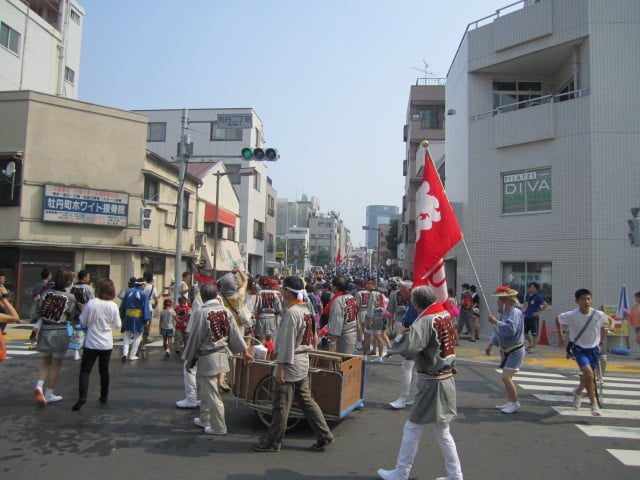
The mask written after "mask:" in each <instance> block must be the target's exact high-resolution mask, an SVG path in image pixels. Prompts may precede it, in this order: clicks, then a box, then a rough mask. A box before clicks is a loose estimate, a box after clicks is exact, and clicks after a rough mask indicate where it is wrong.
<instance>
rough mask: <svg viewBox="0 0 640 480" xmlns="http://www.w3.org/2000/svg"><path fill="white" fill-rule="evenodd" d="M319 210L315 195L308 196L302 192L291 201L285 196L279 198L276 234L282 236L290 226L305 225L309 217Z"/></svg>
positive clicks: (307, 223)
mask: <svg viewBox="0 0 640 480" xmlns="http://www.w3.org/2000/svg"><path fill="white" fill-rule="evenodd" d="M319 212H320V203H319V202H318V199H317V198H316V197H309V196H308V195H307V194H304V193H303V194H302V197H301V198H300V200H295V201H291V200H289V199H287V198H279V199H278V216H277V217H278V222H277V235H278V236H279V237H280V236H284V235H285V234H286V233H287V232H288V231H289V228H291V227H295V226H301V227H307V226H308V225H309V218H311V217H312V216H313V215H315V214H316V213H319Z"/></svg>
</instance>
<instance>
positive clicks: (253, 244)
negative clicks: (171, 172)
mask: <svg viewBox="0 0 640 480" xmlns="http://www.w3.org/2000/svg"><path fill="white" fill-rule="evenodd" d="M135 112H136V113H141V114H144V115H146V116H147V117H148V118H149V127H148V132H147V148H148V149H149V150H151V151H152V152H156V153H158V154H159V155H161V156H163V157H165V158H172V157H174V156H176V144H177V143H178V141H179V139H180V138H181V136H182V116H183V110H182V109H173V110H136V111H135ZM186 133H187V134H188V135H189V137H190V139H191V142H192V143H193V152H192V158H193V161H195V162H198V161H201V160H202V158H200V160H198V158H199V157H210V159H211V160H223V161H224V164H225V168H226V171H227V172H230V173H232V175H231V176H230V178H231V183H232V184H233V186H234V189H235V191H236V194H237V195H238V198H239V199H240V237H239V238H240V243H241V251H242V252H243V253H244V254H246V264H247V270H248V272H250V273H253V274H256V273H264V271H265V249H266V247H267V246H268V239H267V238H265V235H266V230H265V224H266V220H267V219H266V217H267V167H266V165H265V163H266V162H263V161H252V160H244V159H243V158H242V156H241V151H242V149H243V148H245V147H246V148H256V147H262V146H263V144H264V140H263V125H262V121H261V120H260V118H259V117H258V115H257V114H256V112H254V111H253V109H251V108H235V109H233V108H231V109H214V108H207V109H192V110H189V111H188V130H187V131H186ZM243 167H253V168H254V169H255V172H256V173H255V175H253V176H242V175H234V174H233V173H235V172H238V170H240V168H243Z"/></svg>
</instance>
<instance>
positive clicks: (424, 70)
mask: <svg viewBox="0 0 640 480" xmlns="http://www.w3.org/2000/svg"><path fill="white" fill-rule="evenodd" d="M411 68H412V69H413V70H416V71H418V72H421V73H422V74H423V75H424V76H423V77H422V78H428V77H432V78H433V77H435V76H436V74H435V73H433V72H430V71H429V64H428V63H427V62H426V60H424V59H423V60H422V68H418V67H411Z"/></svg>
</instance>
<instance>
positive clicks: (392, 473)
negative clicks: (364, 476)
mask: <svg viewBox="0 0 640 480" xmlns="http://www.w3.org/2000/svg"><path fill="white" fill-rule="evenodd" d="M376 473H377V474H378V478H381V479H382V480H408V478H409V475H402V474H401V473H400V472H398V471H397V470H383V469H382V468H379V469H378V471H377V472H376Z"/></svg>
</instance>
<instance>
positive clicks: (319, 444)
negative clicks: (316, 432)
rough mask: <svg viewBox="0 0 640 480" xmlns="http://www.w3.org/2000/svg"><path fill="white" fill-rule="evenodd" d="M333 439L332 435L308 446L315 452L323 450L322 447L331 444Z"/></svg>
mask: <svg viewBox="0 0 640 480" xmlns="http://www.w3.org/2000/svg"><path fill="white" fill-rule="evenodd" d="M334 441H335V439H334V438H333V437H331V438H325V439H324V440H318V441H316V443H314V444H313V445H311V447H310V448H311V450H315V451H316V452H324V449H325V448H327V447H328V446H329V445H331V444H332V443H333V442H334Z"/></svg>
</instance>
